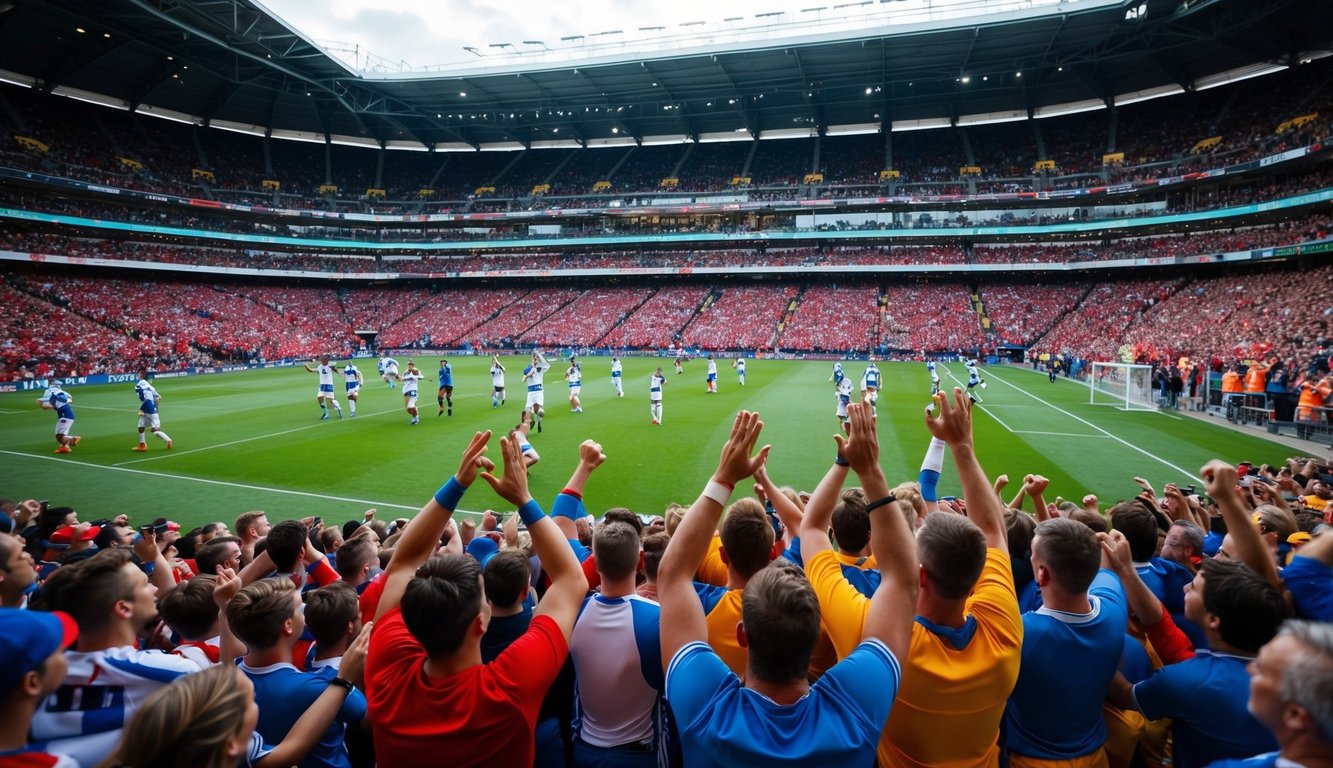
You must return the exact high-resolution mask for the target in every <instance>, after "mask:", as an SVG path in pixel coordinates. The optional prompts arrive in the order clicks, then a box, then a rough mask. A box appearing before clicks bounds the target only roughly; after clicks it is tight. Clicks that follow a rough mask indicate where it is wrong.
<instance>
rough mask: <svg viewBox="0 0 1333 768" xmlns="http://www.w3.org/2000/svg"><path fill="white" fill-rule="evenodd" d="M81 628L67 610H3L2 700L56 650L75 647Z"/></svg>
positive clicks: (0, 630) (0, 625)
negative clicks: (50, 611)
mask: <svg viewBox="0 0 1333 768" xmlns="http://www.w3.org/2000/svg"><path fill="white" fill-rule="evenodd" d="M78 636H79V625H78V624H76V623H75V622H74V618H73V617H72V616H70V615H69V614H68V613H64V612H63V611H56V612H54V613H47V612H45V611H31V610H24V609H20V608H0V699H4V698H8V697H9V694H10V693H12V692H13V690H14V686H16V685H18V683H19V680H21V679H23V676H24V675H26V674H28V673H29V672H32V671H33V670H35V669H37V668H38V667H40V666H41V665H42V662H44V661H46V659H47V658H48V657H49V656H50V655H51V654H53V653H55V652H56V651H63V650H65V649H66V648H68V647H70V646H71V645H73V644H74V641H75V639H77V638H78Z"/></svg>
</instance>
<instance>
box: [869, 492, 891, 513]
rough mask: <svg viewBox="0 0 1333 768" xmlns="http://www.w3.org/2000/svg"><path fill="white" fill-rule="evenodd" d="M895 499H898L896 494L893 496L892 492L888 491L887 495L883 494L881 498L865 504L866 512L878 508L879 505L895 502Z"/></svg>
mask: <svg viewBox="0 0 1333 768" xmlns="http://www.w3.org/2000/svg"><path fill="white" fill-rule="evenodd" d="M897 500H898V497H896V496H894V495H893V494H891V493H890V494H889V495H888V496H885V497H884V498H882V499H875V500H874V501H872V502H870V503H869V504H867V505H866V512H873V511H874V510H876V509H879V508H880V507H883V506H887V505H889V504H892V503H893V502H895V501H897Z"/></svg>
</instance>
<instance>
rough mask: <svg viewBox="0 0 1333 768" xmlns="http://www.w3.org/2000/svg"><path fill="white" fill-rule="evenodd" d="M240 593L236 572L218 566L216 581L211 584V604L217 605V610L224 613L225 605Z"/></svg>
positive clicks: (239, 580)
mask: <svg viewBox="0 0 1333 768" xmlns="http://www.w3.org/2000/svg"><path fill="white" fill-rule="evenodd" d="M240 591H241V577H240V576H237V575H236V571H233V570H232V569H230V568H227V567H225V566H221V565H219V566H218V572H217V581H215V582H213V602H214V603H216V604H217V606H218V610H220V611H223V612H224V613H225V612H226V610H227V603H230V602H231V599H232V598H233V597H236V593H237V592H240Z"/></svg>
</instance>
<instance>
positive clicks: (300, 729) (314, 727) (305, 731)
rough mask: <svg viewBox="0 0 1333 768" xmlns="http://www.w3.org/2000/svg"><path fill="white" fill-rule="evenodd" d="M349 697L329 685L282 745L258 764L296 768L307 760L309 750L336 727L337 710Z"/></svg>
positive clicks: (335, 686)
mask: <svg viewBox="0 0 1333 768" xmlns="http://www.w3.org/2000/svg"><path fill="white" fill-rule="evenodd" d="M349 695H350V694H349V693H348V692H347V689H345V688H343V687H342V686H338V685H330V686H329V687H328V689H327V690H325V691H324V692H323V693H321V694H320V695H319V698H317V699H315V700H314V702H312V703H311V704H310V706H309V707H308V708H306V711H305V713H304V714H302V715H301V718H300V719H299V720H297V721H296V722H295V723H294V724H293V725H292V727H291V730H289V731H287V735H286V736H284V737H283V738H282V743H280V744H278V746H276V747H274V748H273V751H272V752H270V753H268V754H267V755H265V756H264V758H263V759H262V760H260V761H259V762H258V763H257V764H256V765H258V766H259V768H269V767H270V766H272V767H274V768H276V767H277V766H288V765H295V764H296V763H299V762H301V761H302V760H304V759H305V757H306V755H308V754H309V753H310V750H312V749H314V748H315V745H316V744H318V743H319V740H320V739H321V738H323V736H324V733H325V732H326V731H327V730H328V729H329V726H330V725H333V721H334V719H335V718H336V717H337V716H338V711H339V710H341V709H342V706H343V702H345V701H346V700H347V697H348V696H349Z"/></svg>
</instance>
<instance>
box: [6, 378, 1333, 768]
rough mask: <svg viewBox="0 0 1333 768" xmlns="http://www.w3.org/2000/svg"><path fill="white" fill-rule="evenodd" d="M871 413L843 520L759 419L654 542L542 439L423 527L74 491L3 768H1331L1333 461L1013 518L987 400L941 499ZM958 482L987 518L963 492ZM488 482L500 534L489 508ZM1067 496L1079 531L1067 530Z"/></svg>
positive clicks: (14, 619)
mask: <svg viewBox="0 0 1333 768" xmlns="http://www.w3.org/2000/svg"><path fill="white" fill-rule="evenodd" d="M847 410H848V419H847V425H846V436H845V437H844V436H841V435H840V436H839V438H838V440H837V453H836V460H834V459H829V458H825V459H823V461H826V462H827V465H828V467H829V468H828V470H827V472H826V473H825V475H824V477H823V479H822V480H821V481H820V482H819V483H818V485H817V486H816V487H814V488H807V489H795V488H791V487H787V486H781V485H779V483H781V482H782V479H783V478H781V477H780V476H777V475H776V474H773V475H770V469H769V458H770V457H771V456H775V457H780V459H781V460H782V461H788V462H790V461H791V460H793V457H800V460H810V461H819V460H820V459H818V458H817V453H816V452H815V451H816V450H822V449H814V448H812V447H811V446H810V445H809V444H807V443H803V442H801V441H800V440H799V439H795V440H793V439H790V438H788V439H786V440H774V441H772V444H771V445H768V444H766V445H764V447H762V448H760V447H759V443H760V442H761V438H763V439H762V442H764V443H769V442H770V441H769V440H768V435H766V434H764V427H765V424H764V422H762V421H760V418H759V414H757V413H750V412H746V411H741V412H740V413H739V414H737V415H736V416H735V419H734V422H733V424H732V426H731V429H730V433H729V437H728V438H727V439H726V441H725V443H724V444H723V445H722V446H721V449H720V451H719V454H720V455H719V458H718V461H717V465H716V469H715V470H713V472H712V475H711V477H710V479H709V481H708V482H707V483H706V484H705V483H702V482H701V481H700V478H699V477H694V476H690V475H689V474H688V473H686V474H685V475H683V476H680V477H677V478H675V479H676V481H677V482H675V483H674V485H678V486H679V485H683V486H684V487H686V488H687V489H688V488H690V487H692V486H693V487H701V491H700V493H699V495H698V498H697V499H696V500H695V501H694V502H693V503H692V504H690V505H689V506H688V507H686V506H683V505H681V504H677V503H671V502H669V500H667V499H662V500H660V502H658V503H657V504H655V505H651V506H649V507H648V508H646V509H641V510H639V511H638V513H636V512H632V511H630V510H628V509H626V508H624V507H623V506H620V505H621V503H622V502H621V499H620V498H618V497H617V492H616V491H615V490H611V491H609V492H608V491H602V492H592V491H590V490H589V489H588V487H587V485H588V483H587V481H588V480H589V478H590V477H591V476H592V475H593V474H594V473H596V472H597V470H598V468H599V467H601V466H602V465H603V464H604V463H605V462H608V461H611V462H615V461H617V460H618V459H617V456H615V455H608V454H607V453H605V452H604V451H603V448H602V446H601V445H600V444H599V443H597V442H596V441H594V440H592V439H588V440H585V441H584V442H583V443H582V444H580V445H579V446H578V447H577V449H575V450H574V451H570V452H569V453H567V454H563V455H553V456H548V457H546V458H545V459H544V464H543V466H545V465H546V464H553V465H554V466H557V467H559V469H558V470H557V471H561V470H563V469H569V470H570V475H569V480H568V482H567V483H566V484H565V485H564V487H563V489H562V490H561V491H560V493H559V494H557V496H556V498H555V499H554V501H553V502H552V503H551V504H550V506H549V512H548V511H547V510H546V509H545V508H544V505H543V503H542V502H541V501H538V500H536V499H534V498H533V497H532V494H531V492H530V490H529V485H528V464H527V462H526V461H525V459H524V456H523V453H522V448H520V439H521V435H518V434H513V435H507V436H504V437H502V438H497V437H493V436H492V435H491V433H490V432H485V433H476V434H475V435H474V436H473V437H471V438H470V439H468V438H467V437H466V436H459V437H456V438H455V439H453V441H452V447H451V448H449V449H447V450H448V451H449V452H453V453H461V458H460V459H459V463H458V468H457V471H456V472H454V473H453V474H452V475H451V476H449V477H447V478H445V479H444V481H443V483H442V486H441V488H440V490H439V491H438V492H436V493H435V494H434V495H433V496H432V497H431V498H429V499H427V500H426V502H425V504H424V505H423V507H422V508H421V510H420V512H418V513H417V514H416V515H415V516H413V517H411V518H408V517H402V518H399V519H395V520H392V521H389V520H380V519H377V515H376V512H375V511H374V510H369V511H367V512H366V513H365V514H364V515H363V516H361V517H358V518H356V519H351V520H347V521H346V522H341V523H340V522H339V521H335V520H329V521H327V522H326V521H325V520H324V519H323V518H320V517H308V518H305V519H301V520H291V519H281V517H280V515H279V514H278V513H274V514H272V515H271V517H272V520H270V514H268V513H266V512H264V511H251V512H246V513H243V514H241V515H239V516H238V517H237V518H236V519H235V520H234V522H228V521H216V522H209V523H207V524H204V525H199V526H197V527H195V528H192V529H188V530H186V529H185V527H184V526H181V525H179V524H177V523H174V522H172V521H171V520H168V519H165V518H160V519H157V520H147V519H140V518H138V517H135V516H133V515H132V513H123V512H119V511H117V510H115V509H96V510H91V511H82V512H81V511H76V510H75V509H73V508H71V507H67V506H61V505H60V503H59V500H58V494H55V493H52V494H49V495H52V496H56V497H57V501H55V502H54V503H53V502H45V501H41V502H39V501H37V500H35V499H26V500H23V501H13V500H9V499H3V500H0V562H3V564H4V566H5V567H4V569H3V573H4V578H3V579H0V650H3V651H4V653H3V654H0V665H2V667H0V668H2V669H3V675H0V685H3V686H4V687H3V688H0V715H3V718H4V721H5V723H6V728H5V730H4V733H3V734H0V750H3V751H0V754H3V755H4V756H5V759H6V760H9V761H11V762H15V761H16V762H15V764H20V765H60V766H66V765H76V766H77V765H85V766H92V765H102V766H117V767H120V766H154V765H191V766H224V765H237V764H242V763H243V764H245V765H253V766H258V767H259V768H264V767H265V766H285V765H293V764H298V763H299V764H301V765H309V766H330V767H337V768H353V766H356V767H358V768H359V766H363V765H373V764H378V765H398V764H407V763H417V762H423V761H427V762H428V761H431V758H428V757H427V756H430V755H435V756H440V755H443V756H447V757H448V760H449V761H450V763H451V764H455V765H460V766H484V765H514V766H528V765H542V766H551V768H556V767H564V766H591V765H603V764H614V765H642V766H655V765H659V764H660V765H667V766H673V767H680V766H694V765H714V764H718V762H719V760H720V759H723V758H722V757H721V756H723V755H725V758H724V759H725V761H726V764H727V765H734V766H756V767H757V766H764V765H773V764H781V763H783V762H785V763H787V764H804V765H811V766H817V765H870V764H881V765H892V764H915V765H943V764H958V763H963V762H966V763H991V762H995V761H998V760H1001V759H1004V760H1007V761H1008V763H1009V764H1010V765H1015V766H1027V765H1045V764H1048V763H1050V762H1052V761H1062V762H1065V763H1071V764H1079V765H1085V764H1086V765H1102V766H1115V767H1116V768H1125V767H1127V766H1131V765H1134V764H1137V763H1140V762H1152V761H1162V760H1163V759H1164V758H1163V756H1164V755H1166V754H1168V753H1169V754H1171V755H1172V756H1173V758H1166V759H1174V762H1175V763H1176V764H1178V765H1181V766H1184V767H1187V768H1195V767H1196V766H1199V767H1202V766H1208V765H1218V766H1230V765H1240V764H1241V763H1239V762H1216V761H1241V760H1246V761H1248V762H1246V763H1244V764H1247V765H1252V764H1260V765H1274V764H1280V765H1288V764H1290V765H1313V766H1317V765H1321V764H1322V763H1321V761H1323V760H1325V759H1326V758H1327V756H1328V755H1329V754H1330V753H1333V733H1331V731H1333V722H1330V716H1329V711H1328V696H1327V695H1326V694H1327V693H1328V691H1329V689H1330V688H1331V687H1333V603H1331V602H1330V600H1329V595H1330V594H1331V592H1330V590H1333V526H1331V525H1330V522H1331V521H1333V465H1330V463H1329V462H1327V461H1325V460H1316V459H1309V458H1305V457H1293V458H1291V459H1289V460H1288V461H1287V462H1286V463H1285V464H1282V465H1278V466H1271V465H1263V466H1261V467H1252V466H1251V465H1248V464H1243V465H1241V466H1239V467H1237V466H1234V465H1231V464H1228V463H1225V462H1223V461H1220V460H1214V461H1210V462H1209V463H1207V464H1206V465H1205V466H1204V467H1203V468H1202V469H1201V470H1199V473H1198V477H1199V479H1198V484H1199V488H1198V489H1197V491H1196V488H1195V487H1193V486H1187V487H1180V486H1178V485H1176V484H1167V485H1165V486H1163V487H1161V488H1156V487H1154V486H1153V485H1151V484H1150V483H1148V482H1147V481H1145V480H1143V479H1142V478H1133V479H1130V478H1123V487H1124V488H1125V489H1126V492H1125V494H1124V496H1125V498H1124V499H1122V500H1116V501H1110V502H1109V503H1108V502H1104V501H1102V500H1100V499H1098V498H1097V497H1096V496H1093V495H1088V494H1085V493H1084V490H1083V489H1081V488H1079V487H1077V486H1076V485H1075V486H1072V487H1062V485H1061V483H1059V482H1057V483H1052V481H1051V480H1049V479H1048V478H1047V477H1045V476H1044V475H1043V474H1042V472H1046V471H1047V469H1046V468H1045V467H1043V466H1040V465H1034V466H1032V467H1031V470H1032V471H1031V472H1030V473H1028V474H1026V475H1024V476H1023V477H1022V478H1021V481H1019V482H1015V483H1014V484H1013V485H1015V486H1017V492H1016V493H1014V492H1013V491H1011V490H1009V489H1010V479H1009V478H1008V477H1007V476H1004V475H1001V476H998V477H992V476H990V475H988V474H987V472H986V471H985V469H984V467H983V466H982V464H981V462H980V460H979V459H978V456H979V455H980V453H981V451H982V450H984V451H985V452H986V455H994V454H995V452H997V451H1002V450H1004V449H1005V446H1004V443H1003V441H1004V440H1005V439H1007V438H1005V436H1004V433H996V432H992V433H990V434H991V435H992V436H991V437H990V438H985V437H982V436H981V435H977V436H974V433H973V424H972V409H971V407H970V404H969V403H968V401H967V399H966V396H965V395H964V394H963V392H962V390H961V389H957V390H952V391H949V392H946V393H942V394H941V395H938V396H937V397H936V398H934V400H933V410H930V411H928V412H927V414H926V415H925V418H924V421H925V426H926V428H927V430H928V431H929V433H930V435H931V441H930V445H929V447H928V448H926V450H925V458H924V460H923V462H922V467H921V472H920V474H919V475H918V476H917V477H916V479H915V481H912V480H911V479H909V478H901V477H898V478H890V477H888V476H887V475H886V474H885V472H884V470H883V468H882V467H881V464H880V454H881V446H880V440H879V436H878V434H877V428H876V421H875V418H874V414H873V411H872V409H871V407H870V406H869V405H868V404H862V403H853V404H851V405H849V406H848V409H847ZM778 418H781V416H779V417H778ZM769 421H770V422H771V421H772V417H770V418H769ZM724 431H725V430H724ZM985 440H989V441H991V442H989V443H982V444H980V445H979V444H978V443H979V441H985ZM708 442H709V441H705V443H703V444H701V445H700V449H701V450H702V451H706V452H711V451H713V450H718V448H717V446H716V444H715V443H716V439H714V440H713V441H712V442H713V443H714V444H713V445H709V444H708ZM497 444H498V445H497ZM898 448H900V446H894V450H897V449H898ZM886 449H887V446H886ZM979 449H980V450H979ZM488 452H489V453H491V454H492V455H493V458H490V457H488V456H487V453H488ZM946 452H947V454H948V455H949V458H950V459H951V462H950V463H951V464H952V469H951V472H953V473H956V475H957V479H958V481H959V484H960V486H961V494H960V495H959V496H958V497H943V498H941V497H940V496H939V492H938V483H939V479H940V475H941V472H942V471H944V464H945V462H944V459H945V455H946ZM774 465H775V466H776V462H774ZM678 469H679V468H678V467H671V468H670V469H669V471H676V470H678ZM445 471H446V472H447V470H445ZM664 471H668V470H664ZM440 474H444V473H443V472H441V473H440ZM850 474H855V475H856V479H855V481H854V482H855V483H856V485H854V486H851V487H848V485H849V481H850V480H851V478H849V475H850ZM1050 474H1055V473H1053V472H1051V473H1050ZM562 476H563V475H562ZM751 478H753V482H751ZM478 481H484V482H485V483H486V484H487V485H489V486H490V487H491V489H492V490H493V491H494V492H495V493H496V495H497V496H498V497H499V498H500V499H502V500H503V502H504V506H502V507H501V508H500V510H499V511H493V510H486V511H485V512H482V513H467V512H463V511H461V509H460V508H462V507H463V506H464V503H465V499H466V498H468V496H469V495H470V493H471V488H472V487H473V486H474V485H475V484H476V483H477V482H478ZM897 481H901V482H897ZM894 482H897V484H896V485H891V483H894ZM1074 482H1075V481H1074V480H1068V479H1067V480H1064V481H1063V483H1064V486H1068V485H1069V484H1070V483H1074ZM693 484H697V485H693ZM742 484H743V485H742ZM742 489H744V490H742ZM37 490H39V491H41V493H38V494H34V495H48V494H47V493H46V491H47V490H51V489H41V488H39V489H37ZM55 490H58V489H55ZM1057 490H1058V491H1059V492H1060V493H1061V494H1062V495H1064V496H1068V497H1069V498H1071V499H1080V501H1069V502H1064V501H1060V500H1059V497H1055V500H1054V501H1051V502H1048V501H1047V498H1048V497H1049V496H1050V495H1051V494H1053V493H1054V492H1056V491H1057ZM738 491H739V493H738ZM1006 491H1008V493H1006ZM1198 491H1202V493H1199V492H1198ZM1011 493H1012V494H1013V495H1010V494H1011ZM596 512H601V513H602V514H600V515H596V514H592V513H596ZM136 531H138V532H139V533H137V534H136ZM562 670H564V672H563V673H562ZM108 686H115V687H116V688H117V690H120V691H125V692H127V693H126V694H125V695H118V696H116V697H115V698H114V700H109V699H107V698H105V697H104V695H103V692H105V691H106V690H107V688H108ZM71 701H78V702H81V704H80V709H79V716H78V717H75V718H70V717H67V715H68V714H69V713H68V712H67V711H65V710H66V709H67V703H68V702H71ZM1056 712H1058V716H1057V715H1055V714H1052V713H1056ZM90 713H96V716H90ZM664 723H674V724H675V725H674V726H665V725H663V724H664ZM1153 723H1155V725H1154V724H1153ZM497 728H498V729H501V731H502V733H500V734H497V733H496V729H497ZM1168 750H1169V752H1168ZM659 759H660V763H659ZM60 761H64V762H60Z"/></svg>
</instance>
